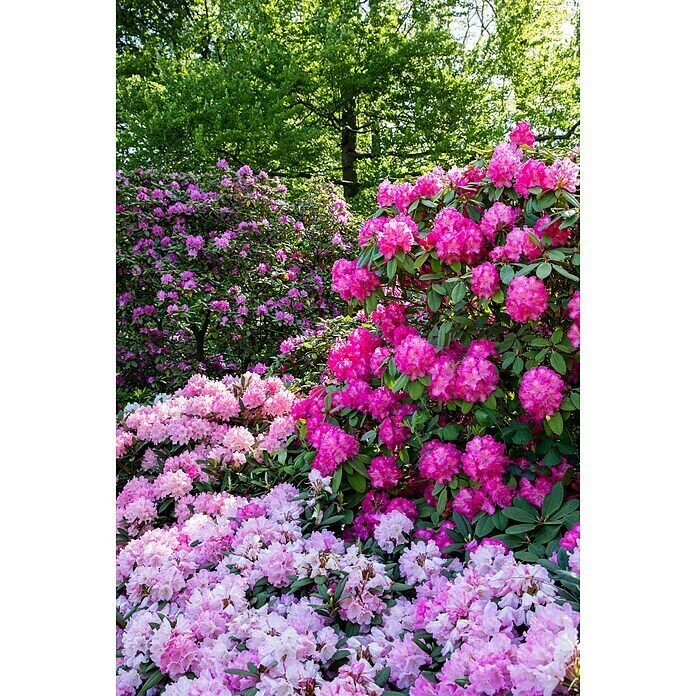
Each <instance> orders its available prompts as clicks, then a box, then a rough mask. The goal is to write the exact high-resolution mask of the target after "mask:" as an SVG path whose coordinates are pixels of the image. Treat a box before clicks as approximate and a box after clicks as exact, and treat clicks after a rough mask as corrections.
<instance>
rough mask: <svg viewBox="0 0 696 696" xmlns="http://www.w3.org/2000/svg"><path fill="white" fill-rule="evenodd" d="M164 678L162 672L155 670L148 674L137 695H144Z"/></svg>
mask: <svg viewBox="0 0 696 696" xmlns="http://www.w3.org/2000/svg"><path fill="white" fill-rule="evenodd" d="M163 679H164V674H162V672H160V670H157V671H155V672H153V673H152V674H151V675H150V678H149V679H148V680H147V681H146V682H145V683H144V684H143V685H142V686H141V687H140V691H138V696H145V694H146V693H147V692H148V691H149V690H150V689H151V688H152V687H153V686H157V684H159V683H160V682H161V681H162V680H163Z"/></svg>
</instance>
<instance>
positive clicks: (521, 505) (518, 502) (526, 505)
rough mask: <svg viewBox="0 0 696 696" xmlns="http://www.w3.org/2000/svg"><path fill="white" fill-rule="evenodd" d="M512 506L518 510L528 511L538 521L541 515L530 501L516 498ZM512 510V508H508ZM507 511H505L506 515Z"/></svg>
mask: <svg viewBox="0 0 696 696" xmlns="http://www.w3.org/2000/svg"><path fill="white" fill-rule="evenodd" d="M512 506H513V507H514V508H517V509H518V510H526V511H527V512H528V513H529V514H530V515H531V516H532V517H533V518H534V519H536V518H537V517H538V515H539V512H538V510H537V509H536V508H535V507H534V506H533V505H532V504H531V503H530V502H529V501H528V500H525V499H524V498H515V499H514V500H513V501H512ZM506 509H508V510H509V509H510V508H506ZM504 512H505V511H503V513H504Z"/></svg>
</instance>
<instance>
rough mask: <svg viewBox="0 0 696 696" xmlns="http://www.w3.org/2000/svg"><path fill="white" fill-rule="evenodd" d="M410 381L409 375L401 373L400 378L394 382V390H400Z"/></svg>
mask: <svg viewBox="0 0 696 696" xmlns="http://www.w3.org/2000/svg"><path fill="white" fill-rule="evenodd" d="M409 382H410V380H409V378H408V375H400V376H399V378H398V379H397V380H396V382H394V386H393V387H392V391H393V392H399V391H401V390H402V389H404V387H406V385H407V384H408V383H409Z"/></svg>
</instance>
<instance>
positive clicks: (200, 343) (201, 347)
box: [191, 310, 210, 362]
mask: <svg viewBox="0 0 696 696" xmlns="http://www.w3.org/2000/svg"><path fill="white" fill-rule="evenodd" d="M209 324H210V310H208V312H206V315H205V319H204V320H203V326H201V328H200V329H196V327H195V326H193V327H191V328H192V330H193V335H194V337H195V339H196V360H198V362H203V360H204V359H205V335H206V334H207V333H208V325H209Z"/></svg>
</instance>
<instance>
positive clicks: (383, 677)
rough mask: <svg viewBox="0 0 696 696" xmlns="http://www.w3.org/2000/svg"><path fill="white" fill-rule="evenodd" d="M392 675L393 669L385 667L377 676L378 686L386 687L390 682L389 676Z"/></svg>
mask: <svg viewBox="0 0 696 696" xmlns="http://www.w3.org/2000/svg"><path fill="white" fill-rule="evenodd" d="M390 674H391V669H390V668H389V667H384V668H383V669H380V670H379V672H377V674H376V675H375V678H374V682H375V684H377V686H384V685H385V684H386V683H387V682H388V681H389V675H390Z"/></svg>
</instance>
